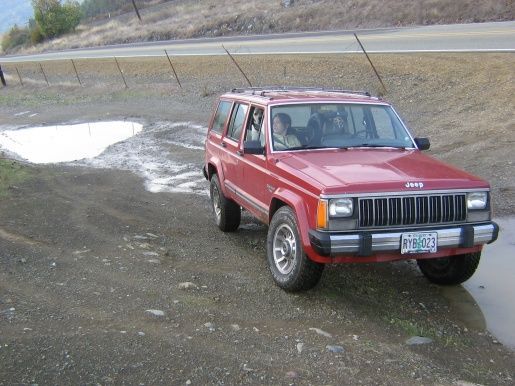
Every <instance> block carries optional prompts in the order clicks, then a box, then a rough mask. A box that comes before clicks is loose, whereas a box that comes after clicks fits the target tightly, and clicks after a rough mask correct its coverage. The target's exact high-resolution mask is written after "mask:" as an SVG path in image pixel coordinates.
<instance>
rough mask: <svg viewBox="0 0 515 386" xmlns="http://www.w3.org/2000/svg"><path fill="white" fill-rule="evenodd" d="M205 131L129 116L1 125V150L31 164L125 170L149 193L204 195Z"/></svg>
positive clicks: (21, 114) (204, 128)
mask: <svg viewBox="0 0 515 386" xmlns="http://www.w3.org/2000/svg"><path fill="white" fill-rule="evenodd" d="M28 113H30V111H24V112H21V113H18V114H19V115H20V116H26V114H28ZM206 131H207V128H206V127H204V126H201V125H197V124H195V123H192V122H153V123H151V124H148V125H145V129H144V130H143V126H142V125H141V124H139V123H134V122H128V121H113V122H95V123H82V124H77V125H66V126H64V125H58V126H41V127H31V128H19V129H13V128H7V127H1V126H0V149H2V150H4V151H7V152H8V153H11V154H16V155H17V156H18V157H20V158H23V159H25V160H27V161H29V162H32V163H62V162H66V163H69V164H70V163H71V164H73V165H81V166H87V167H94V168H103V169H104V168H105V169H120V170H130V171H132V172H134V173H136V174H138V175H139V176H141V177H142V178H143V179H144V184H145V188H146V189H147V190H148V191H150V192H154V193H158V192H172V193H194V194H202V195H206V194H207V193H208V189H207V188H208V186H207V184H206V180H205V178H204V176H203V175H202V162H203V150H204V140H205V137H206ZM136 134H138V135H136Z"/></svg>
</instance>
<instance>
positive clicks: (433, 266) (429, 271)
mask: <svg viewBox="0 0 515 386" xmlns="http://www.w3.org/2000/svg"><path fill="white" fill-rule="evenodd" d="M480 258H481V252H477V253H467V254H465V255H459V256H451V257H443V258H439V259H423V260H417V264H418V267H419V268H420V270H421V271H422V273H423V274H424V276H425V277H426V278H427V279H428V280H429V281H430V282H432V283H436V284H442V285H457V284H461V283H463V282H464V281H467V280H468V279H470V277H471V276H472V275H473V274H474V272H476V268H477V266H478V264H479V260H480Z"/></svg>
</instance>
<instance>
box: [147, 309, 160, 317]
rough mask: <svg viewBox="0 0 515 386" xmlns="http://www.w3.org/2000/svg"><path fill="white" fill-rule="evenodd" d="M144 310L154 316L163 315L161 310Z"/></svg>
mask: <svg viewBox="0 0 515 386" xmlns="http://www.w3.org/2000/svg"><path fill="white" fill-rule="evenodd" d="M145 312H148V313H149V314H152V315H154V316H165V313H164V311H161V310H146V311H145Z"/></svg>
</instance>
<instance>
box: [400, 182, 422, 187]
mask: <svg viewBox="0 0 515 386" xmlns="http://www.w3.org/2000/svg"><path fill="white" fill-rule="evenodd" d="M404 186H405V187H407V188H419V189H422V188H423V187H424V183H423V182H406V185H404Z"/></svg>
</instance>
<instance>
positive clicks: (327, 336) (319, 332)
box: [309, 327, 333, 338]
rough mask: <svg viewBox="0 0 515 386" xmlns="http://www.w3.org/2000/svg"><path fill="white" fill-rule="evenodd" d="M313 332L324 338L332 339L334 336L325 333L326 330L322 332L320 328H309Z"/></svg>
mask: <svg viewBox="0 0 515 386" xmlns="http://www.w3.org/2000/svg"><path fill="white" fill-rule="evenodd" d="M309 329H310V330H311V331H315V332H316V333H317V334H318V335H322V336H325V337H326V338H332V337H333V336H332V335H331V334H329V333H328V332H325V331H324V330H321V329H319V328H315V327H310V328H309Z"/></svg>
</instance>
